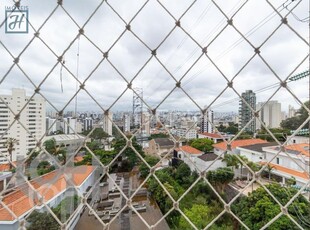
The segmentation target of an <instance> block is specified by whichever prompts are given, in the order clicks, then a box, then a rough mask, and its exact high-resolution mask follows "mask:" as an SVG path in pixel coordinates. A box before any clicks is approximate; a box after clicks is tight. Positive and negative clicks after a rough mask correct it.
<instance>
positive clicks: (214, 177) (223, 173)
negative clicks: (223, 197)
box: [207, 167, 234, 194]
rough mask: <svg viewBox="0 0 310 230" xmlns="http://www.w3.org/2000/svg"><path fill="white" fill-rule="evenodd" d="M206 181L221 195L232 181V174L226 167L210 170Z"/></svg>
mask: <svg viewBox="0 0 310 230" xmlns="http://www.w3.org/2000/svg"><path fill="white" fill-rule="evenodd" d="M207 179H208V180H209V182H210V183H211V184H212V185H214V186H215V189H216V190H217V191H218V192H219V193H221V194H223V193H224V189H225V187H226V186H227V185H228V184H229V183H230V182H231V181H232V180H233V179H234V172H233V171H232V170H231V169H230V168H227V167H225V168H218V169H216V170H210V171H208V173H207Z"/></svg>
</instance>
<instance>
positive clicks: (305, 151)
mask: <svg viewBox="0 0 310 230" xmlns="http://www.w3.org/2000/svg"><path fill="white" fill-rule="evenodd" d="M309 147H310V146H309V144H307V143H302V144H293V145H287V146H285V148H286V149H288V150H294V151H298V152H300V154H302V155H305V156H306V157H309V156H310V150H309Z"/></svg>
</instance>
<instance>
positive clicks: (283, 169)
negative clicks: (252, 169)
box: [261, 162, 310, 180]
mask: <svg viewBox="0 0 310 230" xmlns="http://www.w3.org/2000/svg"><path fill="white" fill-rule="evenodd" d="M261 164H262V165H264V164H266V163H265V162H261ZM269 165H270V166H272V167H273V168H274V169H276V170H278V171H280V172H284V173H286V174H289V175H291V176H293V177H300V178H303V179H306V180H308V179H310V176H309V173H307V172H304V171H297V170H294V169H290V168H287V167H283V166H281V165H277V164H273V163H269Z"/></svg>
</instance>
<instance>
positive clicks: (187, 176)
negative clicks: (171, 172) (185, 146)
mask: <svg viewBox="0 0 310 230" xmlns="http://www.w3.org/2000/svg"><path fill="white" fill-rule="evenodd" d="M191 173H192V172H191V169H190V167H189V166H188V165H187V164H185V163H181V164H180V165H179V166H178V168H177V169H176V173H175V178H176V180H177V181H178V183H179V184H180V185H183V188H186V187H188V186H189V185H190V184H191V182H192V181H191Z"/></svg>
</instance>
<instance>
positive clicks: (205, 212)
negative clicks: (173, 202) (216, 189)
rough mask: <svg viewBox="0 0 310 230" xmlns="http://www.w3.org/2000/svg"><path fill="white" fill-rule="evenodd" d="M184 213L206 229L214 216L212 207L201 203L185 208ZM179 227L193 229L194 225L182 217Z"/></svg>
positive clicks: (199, 227) (195, 223)
mask: <svg viewBox="0 0 310 230" xmlns="http://www.w3.org/2000/svg"><path fill="white" fill-rule="evenodd" d="M184 214H185V215H186V216H187V217H188V218H189V219H190V221H191V222H192V223H193V224H194V225H195V226H196V227H197V228H198V229H204V228H205V227H206V226H207V225H208V223H209V222H210V221H211V220H212V219H213V218H214V216H213V215H212V212H211V209H210V207H208V206H206V205H201V204H194V205H193V206H192V207H191V208H190V209H185V210H184ZM179 229H192V227H191V225H190V224H189V223H188V222H187V220H186V219H185V218H184V217H181V219H180V223H179Z"/></svg>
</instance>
